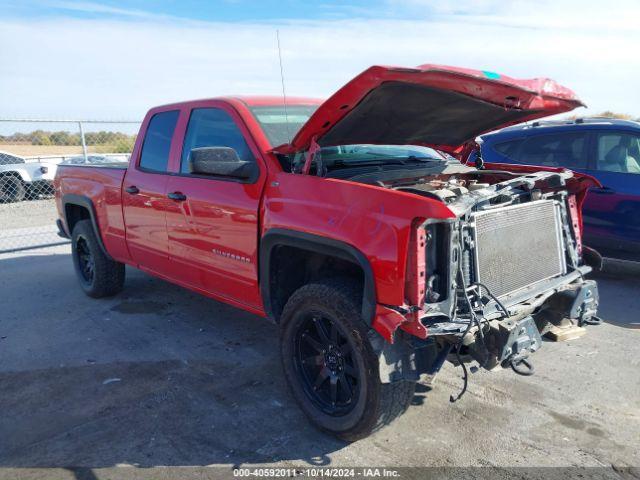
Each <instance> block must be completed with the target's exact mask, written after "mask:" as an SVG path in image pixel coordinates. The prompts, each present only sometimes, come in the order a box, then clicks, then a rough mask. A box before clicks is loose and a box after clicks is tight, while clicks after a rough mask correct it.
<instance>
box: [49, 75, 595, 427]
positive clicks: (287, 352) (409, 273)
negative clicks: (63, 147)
mask: <svg viewBox="0 0 640 480" xmlns="http://www.w3.org/2000/svg"><path fill="white" fill-rule="evenodd" d="M579 105H581V103H580V101H579V100H578V99H577V98H576V97H575V95H574V94H573V93H572V92H571V91H570V90H568V89H566V88H564V87H561V86H559V85H557V84H556V83H555V82H553V81H551V80H547V79H544V80H516V79H513V78H509V77H505V76H499V75H497V74H493V73H491V74H489V73H486V72H480V71H475V70H466V69H458V68H453V67H441V66H431V65H424V66H421V67H417V68H393V67H371V68H369V69H368V70H366V71H364V72H363V73H361V74H360V75H358V76H357V77H356V78H354V79H353V80H352V81H350V82H349V83H347V84H346V85H345V86H344V87H342V88H341V89H340V90H339V91H338V92H337V93H335V94H334V95H333V96H332V97H331V98H329V99H328V100H327V101H325V102H321V101H319V100H312V99H287V105H286V108H285V107H284V106H283V104H282V98H276V97H245V98H237V97H223V98H215V99H210V100H197V101H190V102H183V103H175V104H171V105H165V106H162V107H157V108H153V109H151V110H150V111H149V113H148V114H147V115H146V117H145V119H144V122H143V124H142V126H141V129H140V133H139V135H138V136H137V139H136V143H135V147H134V149H133V153H132V155H131V159H130V162H129V165H128V166H126V167H122V168H115V167H96V166H73V165H62V166H60V169H59V172H58V175H57V177H56V180H55V185H56V203H57V207H58V212H59V217H60V218H59V220H58V227H59V229H60V232H61V235H63V236H67V237H70V238H71V240H72V259H73V264H74V266H75V270H76V273H77V277H78V279H79V283H80V286H81V287H82V289H83V290H84V291H85V293H86V294H87V295H89V296H92V297H104V296H109V295H114V294H116V293H118V292H119V291H120V290H121V289H122V288H123V284H124V278H125V264H126V265H130V266H133V267H137V268H140V269H142V270H144V271H146V272H149V273H150V274H152V275H156V276H158V277H160V278H163V279H165V280H168V281H171V282H173V283H175V284H177V285H181V286H183V287H186V288H189V289H192V290H194V291H196V292H199V293H201V294H204V295H207V296H209V297H211V298H215V299H218V300H221V301H223V302H227V303H229V304H231V305H235V306H237V307H239V308H242V309H245V310H248V311H250V312H253V313H255V314H257V315H259V316H262V317H268V318H270V319H272V320H273V321H274V322H276V323H277V324H278V325H279V326H280V330H281V335H280V351H281V357H282V365H283V370H284V373H285V377H286V380H287V383H288V384H289V386H290V388H291V392H292V394H293V397H294V398H295V399H296V401H297V402H298V403H299V405H300V406H301V408H302V410H303V411H304V412H305V413H306V414H307V415H308V417H309V418H310V419H311V421H313V422H314V423H315V424H316V425H318V426H319V427H320V428H322V429H324V430H327V431H329V432H333V433H334V434H336V435H338V436H340V437H341V438H344V439H347V440H355V439H358V438H361V437H363V436H366V435H368V434H369V433H370V432H372V431H373V430H375V429H377V428H379V427H380V426H382V425H384V424H387V423H389V422H390V421H391V420H392V419H393V418H395V417H397V416H398V415H400V414H401V413H402V412H404V411H405V409H406V408H407V406H408V405H409V404H410V402H411V400H412V397H413V394H414V387H415V383H416V381H417V380H418V379H419V377H420V376H421V375H422V374H427V373H430V374H433V373H435V372H437V371H438V370H439V369H440V367H441V366H442V364H443V363H444V362H445V361H446V360H447V359H449V360H451V361H453V362H456V363H457V364H459V365H462V368H463V369H464V372H465V385H466V371H467V370H466V363H468V362H470V361H471V360H472V359H475V360H476V361H478V363H479V364H480V365H481V366H482V367H484V368H486V369H489V370H491V369H494V368H496V367H499V366H503V367H509V366H510V367H511V368H513V369H514V370H515V371H516V372H519V373H523V374H529V373H532V371H531V370H529V367H530V366H531V364H530V360H528V359H527V356H528V355H529V354H530V353H533V352H535V351H536V350H538V349H539V348H540V347H541V346H542V340H541V332H543V333H544V332H545V331H546V329H547V328H550V326H551V325H564V324H565V323H567V322H569V320H567V319H572V320H571V322H580V323H581V322H587V321H589V320H592V319H593V316H594V315H595V314H596V309H597V304H598V293H597V288H596V284H595V282H594V281H592V280H586V279H585V274H586V273H588V272H589V271H590V270H591V268H590V267H589V266H588V265H586V264H585V262H584V261H583V259H582V255H581V244H580V222H581V220H580V206H581V203H582V201H583V198H584V195H585V193H586V189H587V188H588V187H589V186H593V185H596V184H597V182H596V181H595V180H593V179H591V178H590V177H588V176H583V175H579V174H574V173H572V172H570V171H559V170H557V169H545V168H544V167H527V166H515V165H514V166H511V167H509V168H508V169H504V170H501V171H489V170H478V169H475V168H472V167H469V166H466V165H463V164H461V163H460V162H459V160H458V159H453V158H450V157H448V156H446V155H444V154H443V155H441V154H439V153H438V151H445V152H448V153H455V152H460V151H461V150H464V148H466V146H470V145H474V143H473V142H474V139H475V138H476V137H477V136H478V135H479V134H481V133H483V132H486V131H489V130H493V129H496V128H498V127H500V126H504V125H508V124H511V123H516V122H522V121H525V120H531V119H534V118H539V117H542V116H546V115H550V114H556V113H560V112H565V111H569V110H572V109H573V108H575V107H577V106H579ZM296 130H297V133H296ZM525 232H526V233H525ZM231 320H232V319H230V321H231ZM463 391H464V390H463Z"/></svg>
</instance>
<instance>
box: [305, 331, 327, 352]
mask: <svg viewBox="0 0 640 480" xmlns="http://www.w3.org/2000/svg"><path fill="white" fill-rule="evenodd" d="M302 340H303V341H304V342H306V343H307V344H308V345H310V346H311V347H312V348H313V349H315V350H316V351H318V352H322V351H323V350H324V349H325V346H324V345H323V344H322V343H320V342H319V341H317V340H316V339H315V338H313V337H312V336H311V335H309V334H308V333H303V334H302Z"/></svg>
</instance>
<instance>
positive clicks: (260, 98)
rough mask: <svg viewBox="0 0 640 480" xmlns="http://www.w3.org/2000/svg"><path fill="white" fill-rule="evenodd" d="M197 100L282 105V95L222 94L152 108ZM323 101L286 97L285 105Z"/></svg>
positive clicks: (249, 105)
mask: <svg viewBox="0 0 640 480" xmlns="http://www.w3.org/2000/svg"><path fill="white" fill-rule="evenodd" d="M199 102H228V103H234V102H242V103H244V104H245V105H246V106H247V107H257V106H264V107H269V106H274V107H275V106H280V105H283V98H282V96H276V95H224V96H220V97H208V98H196V99H191V100H181V101H178V102H172V103H165V104H163V105H156V106H154V107H153V109H154V110H155V109H166V108H171V107H174V108H180V107H182V106H183V105H185V104H189V103H199ZM323 102H324V100H323V99H321V98H312V97H287V106H289V105H291V106H296V105H320V104H322V103H323Z"/></svg>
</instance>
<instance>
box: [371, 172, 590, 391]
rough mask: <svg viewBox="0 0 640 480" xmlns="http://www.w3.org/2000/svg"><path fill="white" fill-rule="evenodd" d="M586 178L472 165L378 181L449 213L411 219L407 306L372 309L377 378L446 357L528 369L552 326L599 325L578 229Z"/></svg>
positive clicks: (419, 369) (411, 374)
mask: <svg viewBox="0 0 640 480" xmlns="http://www.w3.org/2000/svg"><path fill="white" fill-rule="evenodd" d="M586 180H587V179H585V178H581V177H575V176H574V174H573V173H572V172H570V171H562V170H558V171H542V172H534V173H524V174H523V173H522V172H521V173H519V174H518V173H513V172H505V171H498V170H469V171H467V172H464V173H459V174H455V175H449V176H440V177H433V178H431V179H429V180H427V181H421V182H418V183H412V184H410V185H403V184H397V183H396V184H388V185H385V186H386V187H387V188H391V189H395V190H402V191H408V192H410V193H414V194H417V195H423V196H426V197H430V198H438V199H440V200H441V201H443V202H445V203H446V204H447V206H448V207H449V209H450V210H451V211H452V212H453V213H454V214H455V217H454V218H451V219H446V220H441V219H427V220H423V221H420V222H418V223H416V224H415V225H414V229H413V235H412V238H411V240H410V246H409V252H410V253H409V258H408V261H407V279H406V284H405V292H406V298H407V302H406V304H405V305H402V306H390V305H385V306H379V309H378V316H377V317H376V321H375V323H374V328H375V329H376V330H377V331H378V332H379V333H380V334H381V335H382V336H383V337H386V338H387V341H388V342H386V344H382V343H380V344H379V348H380V358H381V369H380V370H381V375H382V376H383V380H386V381H393V380H395V379H400V378H403V379H411V380H415V379H417V378H418V377H419V376H420V375H421V374H424V373H428V374H433V373H435V372H436V371H437V370H438V369H439V368H440V367H441V365H442V363H443V362H444V360H445V359H449V360H451V361H453V362H454V363H461V364H462V365H463V367H464V362H468V361H471V360H475V361H477V362H478V364H479V365H480V366H481V367H483V368H485V369H489V370H491V369H494V368H496V367H499V366H502V367H508V366H510V367H512V368H513V369H514V370H515V371H516V372H517V373H521V374H530V373H532V371H533V367H532V364H531V362H530V361H529V360H528V357H529V355H530V354H532V353H533V352H535V351H536V350H538V349H539V348H540V347H541V346H542V338H541V335H544V334H545V333H546V331H547V330H548V329H549V328H552V326H556V327H561V326H566V325H569V324H576V325H584V324H587V323H592V322H593V321H594V319H596V320H597V317H596V313H597V307H598V291H597V286H596V284H595V282H594V281H592V280H587V279H585V275H586V274H587V273H589V272H590V271H591V267H590V266H589V265H586V264H585V263H584V261H583V255H582V250H583V247H582V245H581V235H580V226H581V221H580V218H579V204H580V202H581V200H582V195H583V192H584V189H585V188H584V184H583V183H584V181H586ZM465 372H466V368H465ZM465 377H466V375H465Z"/></svg>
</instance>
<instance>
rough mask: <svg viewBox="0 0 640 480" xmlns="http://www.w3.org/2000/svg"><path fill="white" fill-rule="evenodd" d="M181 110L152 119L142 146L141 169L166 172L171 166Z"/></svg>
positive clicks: (157, 115) (158, 115)
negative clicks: (173, 143) (170, 155)
mask: <svg viewBox="0 0 640 480" xmlns="http://www.w3.org/2000/svg"><path fill="white" fill-rule="evenodd" d="M179 113H180V111H179V110H171V111H168V112H160V113H156V114H155V115H154V116H153V117H151V121H150V122H149V126H148V127H147V132H146V134H145V137H144V143H143V144H142V154H141V156H140V168H141V169H143V170H148V171H151V172H166V171H167V165H168V164H169V152H170V150H171V139H172V138H173V131H174V130H175V128H176V122H177V121H178V114H179Z"/></svg>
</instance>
